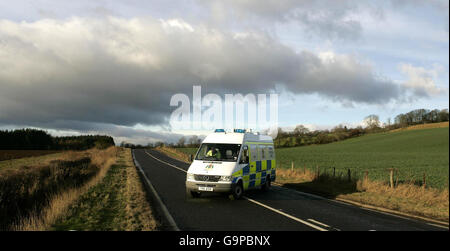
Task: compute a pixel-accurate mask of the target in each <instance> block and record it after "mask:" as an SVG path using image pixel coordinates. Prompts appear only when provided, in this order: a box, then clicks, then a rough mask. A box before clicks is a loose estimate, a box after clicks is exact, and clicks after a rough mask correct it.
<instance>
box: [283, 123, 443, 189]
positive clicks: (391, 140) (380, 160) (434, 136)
mask: <svg viewBox="0 0 450 251" xmlns="http://www.w3.org/2000/svg"><path fill="white" fill-rule="evenodd" d="M448 150H449V129H448V127H447V128H432V129H421V130H404V131H398V132H388V133H377V134H369V135H365V136H362V137H358V138H353V139H349V140H345V141H340V142H336V143H331V144H326V145H313V146H306V147H295V148H282V149H277V150H276V153H277V160H278V163H281V167H284V168H287V167H290V166H291V161H294V162H295V165H296V167H304V166H306V167H307V168H313V169H315V168H316V166H319V167H320V168H321V170H326V169H328V171H331V168H332V167H336V170H337V171H336V172H338V173H339V172H342V173H346V170H347V169H351V170H352V172H353V173H355V174H357V175H359V176H361V175H362V173H363V172H365V171H366V170H367V171H368V172H369V178H371V179H382V180H387V179H388V171H387V169H388V168H397V169H398V173H399V182H403V181H410V180H415V181H416V182H419V181H422V179H423V174H424V173H426V176H427V184H428V185H430V186H433V187H439V188H442V187H445V186H448V175H449V154H448Z"/></svg>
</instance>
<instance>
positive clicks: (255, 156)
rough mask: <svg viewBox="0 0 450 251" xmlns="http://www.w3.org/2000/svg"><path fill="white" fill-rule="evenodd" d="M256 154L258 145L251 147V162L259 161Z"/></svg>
mask: <svg viewBox="0 0 450 251" xmlns="http://www.w3.org/2000/svg"><path fill="white" fill-rule="evenodd" d="M257 156H258V155H257V152H256V145H253V144H252V145H250V161H256V160H257V159H258V157H257Z"/></svg>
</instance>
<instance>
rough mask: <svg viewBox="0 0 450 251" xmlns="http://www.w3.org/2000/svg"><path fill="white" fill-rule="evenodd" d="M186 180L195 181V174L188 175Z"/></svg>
mask: <svg viewBox="0 0 450 251" xmlns="http://www.w3.org/2000/svg"><path fill="white" fill-rule="evenodd" d="M186 179H188V180H194V179H195V178H194V174H193V173H188V174H187V176H186Z"/></svg>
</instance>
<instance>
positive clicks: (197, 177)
mask: <svg viewBox="0 0 450 251" xmlns="http://www.w3.org/2000/svg"><path fill="white" fill-rule="evenodd" d="M194 178H195V180H196V181H209V182H217V181H219V179H220V175H197V174H195V175H194Z"/></svg>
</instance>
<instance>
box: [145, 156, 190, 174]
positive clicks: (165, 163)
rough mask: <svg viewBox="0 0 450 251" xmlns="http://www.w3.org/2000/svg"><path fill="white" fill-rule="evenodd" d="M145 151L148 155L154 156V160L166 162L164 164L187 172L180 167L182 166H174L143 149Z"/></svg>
mask: <svg viewBox="0 0 450 251" xmlns="http://www.w3.org/2000/svg"><path fill="white" fill-rule="evenodd" d="M145 153H146V154H147V155H148V156H150V157H152V158H154V159H155V160H157V161H159V162H161V163H164V164H166V165H169V166H171V167H173V168H176V169H178V170H180V171H183V172H185V173H187V171H186V170H184V169H182V168H179V167H177V166H175V165H172V164H170V163H167V162H165V161H163V160H160V159H158V158H156V157H155V156H153V155H151V154H150V153H148V152H147V151H145Z"/></svg>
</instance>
